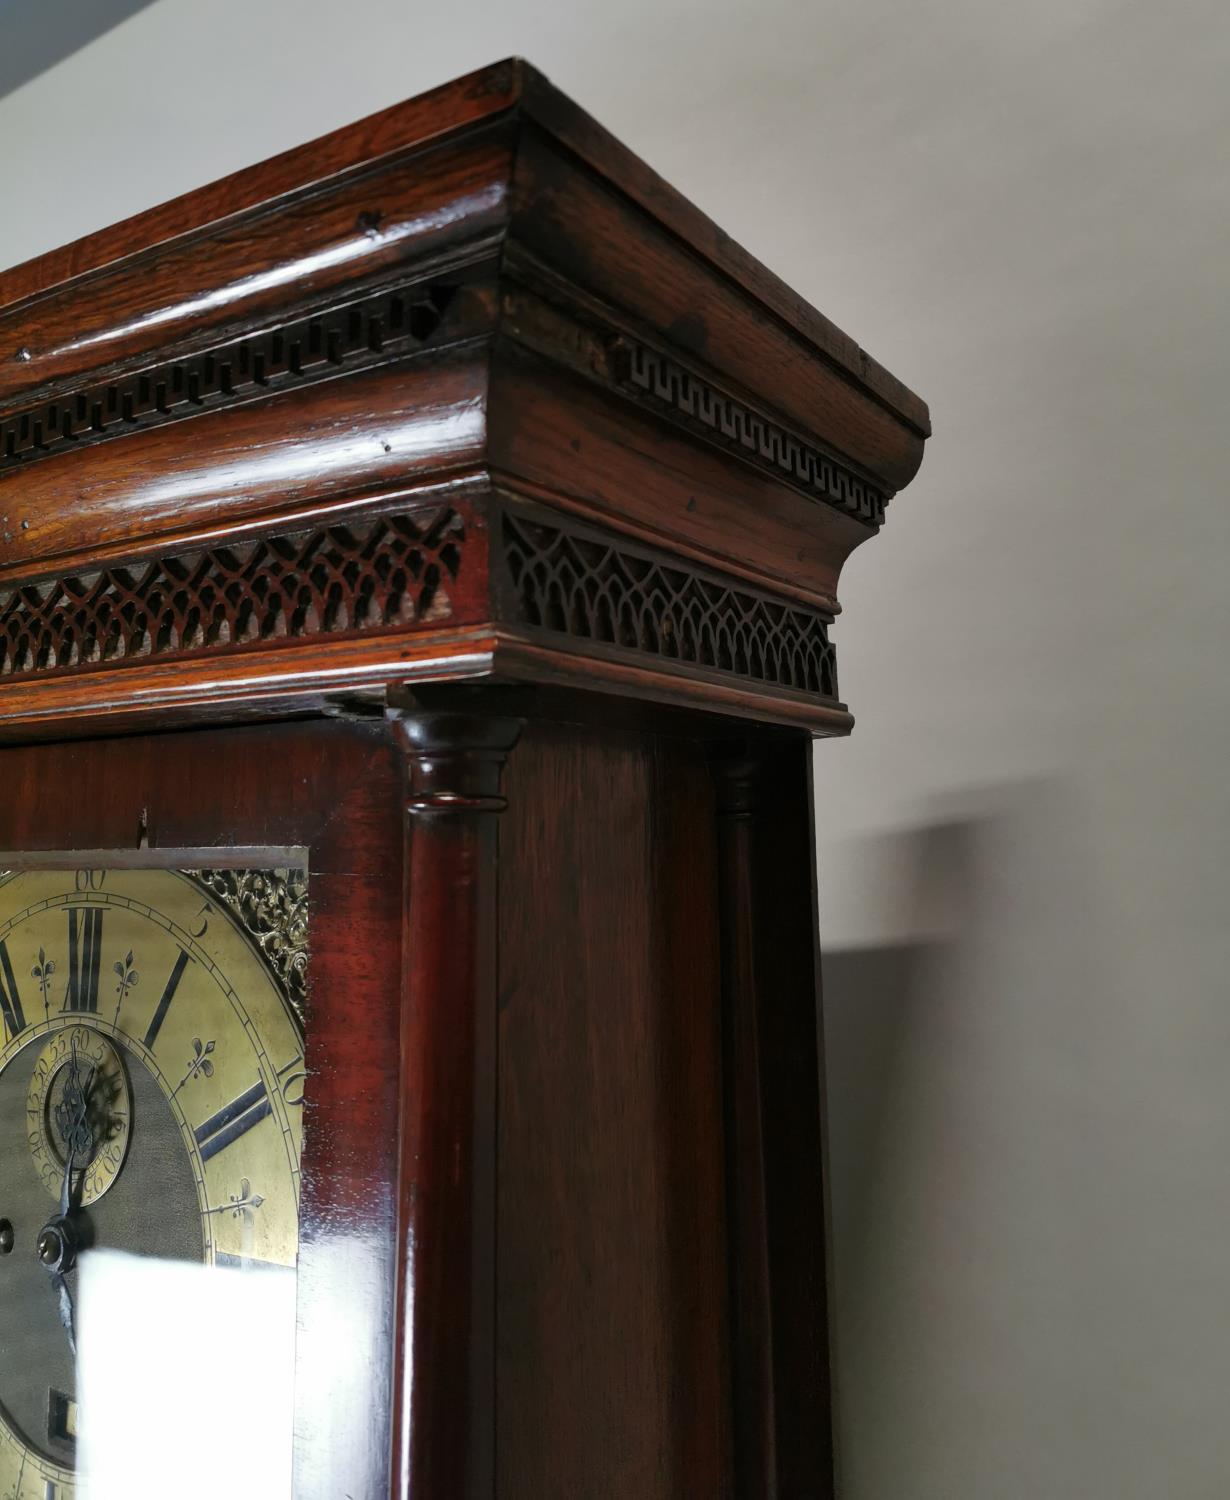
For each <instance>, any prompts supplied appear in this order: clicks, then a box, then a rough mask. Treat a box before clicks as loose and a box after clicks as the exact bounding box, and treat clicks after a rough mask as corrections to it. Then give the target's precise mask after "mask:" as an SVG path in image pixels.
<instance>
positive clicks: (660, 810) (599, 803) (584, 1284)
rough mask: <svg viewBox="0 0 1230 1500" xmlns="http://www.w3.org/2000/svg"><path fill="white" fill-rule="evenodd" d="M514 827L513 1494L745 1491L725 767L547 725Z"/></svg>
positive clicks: (663, 1497)
mask: <svg viewBox="0 0 1230 1500" xmlns="http://www.w3.org/2000/svg"><path fill="white" fill-rule="evenodd" d="M505 785H506V790H507V795H508V809H507V811H506V812H505V813H503V814H502V815H501V825H500V919H499V920H500V927H499V963H500V1023H499V1070H500V1082H499V1135H498V1179H497V1181H498V1186H497V1192H498V1235H497V1243H498V1246H499V1280H498V1294H497V1327H498V1365H497V1452H498V1473H499V1497H500V1500H576V1497H579V1496H585V1497H586V1500H629V1497H632V1496H635V1497H636V1500H678V1497H680V1496H684V1495H688V1496H691V1495H695V1496H704V1497H706V1500H713V1497H722V1496H725V1495H728V1494H729V1493H730V1490H729V1481H730V1464H731V1456H730V1441H731V1439H730V1424H729V1411H730V1392H729V1372H728V1369H727V1361H726V1353H725V1350H726V1338H727V1314H726V1295H727V1292H726V1274H727V1272H726V1259H725V1237H724V1230H723V1222H724V1220H723V1212H724V1210H723V1186H722V1158H721V1098H720V1067H721V1062H720V1035H719V1025H720V1021H719V1014H718V1007H717V996H718V990H719V978H718V962H719V948H718V932H717V885H716V875H715V866H714V859H715V837H714V822H713V802H712V791H711V783H710V778H709V774H708V770H707V767H706V765H705V760H704V756H703V753H702V752H701V750H700V748H699V747H698V746H695V745H692V744H690V743H689V742H688V741H686V740H668V739H664V738H657V737H654V736H650V735H635V734H619V733H613V732H611V731H609V730H607V731H603V732H597V731H590V730H584V729H573V728H562V727H552V726H530V727H528V728H527V730H526V732H525V736H524V738H523V740H522V743H521V744H520V745H519V746H518V748H517V750H516V752H515V753H514V755H513V756H512V757H511V758H510V760H509V764H508V770H507V772H506V783H505Z"/></svg>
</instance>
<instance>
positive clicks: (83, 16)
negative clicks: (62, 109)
mask: <svg viewBox="0 0 1230 1500" xmlns="http://www.w3.org/2000/svg"><path fill="white" fill-rule="evenodd" d="M152 3H153V0H55V4H54V5H49V4H48V3H47V0H7V3H3V0H0V32H2V33H3V45H0V99H3V98H4V96H5V94H11V93H12V92H13V90H14V89H19V88H20V87H21V86H22V84H23V83H28V82H29V81H30V79H31V78H37V77H38V75H39V74H40V73H43V72H46V70H47V69H48V68H50V67H52V66H53V65H54V64H55V63H58V62H60V61H62V59H64V58H66V57H71V56H72V54H73V53H74V52H76V51H78V50H79V49H80V48H82V47H84V46H85V45H86V43H87V42H92V41H93V40H94V39H95V38H96V37H100V36H102V35H103V33H104V32H107V31H110V30H111V28H112V27H113V26H118V25H119V23H120V22H121V21H126V20H127V19H128V17H129V16H134V15H136V13H137V12H138V11H139V10H144V9H145V7H146V6H147V5H150V4H152Z"/></svg>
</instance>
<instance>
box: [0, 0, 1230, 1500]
mask: <svg viewBox="0 0 1230 1500" xmlns="http://www.w3.org/2000/svg"><path fill="white" fill-rule="evenodd" d="M514 51H520V52H523V53H525V54H526V55H528V56H529V57H531V58H532V59H533V60H534V61H535V62H537V63H538V64H539V66H541V67H543V68H544V69H545V70H546V71H547V72H548V73H549V74H551V75H552V76H553V77H554V78H555V80H556V81H557V82H558V83H559V84H560V85H562V86H563V87H564V88H566V89H567V90H568V91H569V92H571V93H573V94H574V95H575V96H576V97H577V98H578V99H579V100H581V101H582V102H583V103H584V104H586V105H587V106H588V107H589V108H590V109H591V110H592V111H593V112H594V113H596V114H597V115H598V117H599V118H600V119H602V120H603V121H604V122H605V123H607V124H608V125H610V126H611V127H612V128H613V129H614V130H615V131H616V132H617V133H618V134H619V135H621V136H623V137H624V138H625V139H626V140H627V141H628V142H629V143H630V144H631V145H632V146H633V147H635V148H636V149H638V150H639V151H640V152H641V153H642V154H643V155H645V156H646V157H647V158H648V159H649V160H650V161H651V162H652V163H653V164H654V165H655V166H657V167H658V168H659V169H660V170H661V171H662V172H663V173H664V174H665V175H666V176H667V177H668V178H669V179H670V180H671V181H673V182H675V183H677V184H679V185H680V186H682V187H683V188H684V190H685V191H687V192H688V193H689V194H690V195H691V196H692V197H693V198H695V199H696V201H697V202H699V203H700V204H701V205H702V206H703V207H704V208H705V209H706V210H708V212H710V213H711V214H712V215H713V216H714V217H715V218H716V219H717V220H718V221H719V222H720V223H721V224H722V225H723V226H724V227H725V228H727V229H729V230H730V231H731V232H732V233H733V234H734V235H735V236H736V237H737V238H740V239H742V240H743V241H744V242H745V243H746V244H747V245H748V247H749V248H750V249H752V250H753V251H755V252H756V253H757V254H759V255H760V256H761V257H763V258H764V259H765V260H766V261H767V262H768V263H769V264H770V265H772V266H773V267H774V269H776V270H777V271H779V272H780V273H781V274H783V275H784V276H785V277H786V279H787V280H788V281H790V282H792V283H793V284H794V285H795V286H797V287H798V288H800V289H801V290H802V291H803V292H804V293H805V294H806V295H808V296H809V297H810V298H811V299H812V300H814V301H815V302H816V303H817V304H818V305H819V306H820V307H821V308H822V309H823V310H824V311H825V312H826V313H827V314H828V315H829V316H831V317H832V318H834V319H835V320H836V321H837V322H838V323H839V324H840V325H841V326H843V327H845V328H846V329H847V330H848V331H850V332H851V333H853V334H854V335H855V336H856V337H857V338H858V339H859V340H860V341H861V342H862V343H863V344H864V345H865V347H867V348H868V349H870V350H871V351H872V353H874V354H875V355H876V357H877V358H879V359H880V360H882V361H883V362H884V363H886V364H887V365H888V366H889V367H890V368H891V369H892V370H893V371H894V372H896V373H897V374H899V375H901V376H902V377H903V378H904V379H905V380H907V381H908V382H910V383H911V384H913V385H914V386H916V388H917V389H918V390H919V391H921V393H922V394H923V395H925V396H926V397H927V398H928V400H929V401H930V402H931V405H932V411H933V414H934V418H935V427H936V436H935V438H934V440H933V442H932V444H931V446H930V450H929V453H928V456H927V459H926V461H925V463H924V466H923V470H922V474H921V477H920V478H919V480H918V481H917V482H916V483H915V485H914V486H913V487H912V488H911V489H910V490H909V491H907V492H906V494H905V495H903V496H902V497H901V499H900V500H899V501H897V502H896V503H895V504H894V505H893V507H892V509H891V511H890V519H889V524H888V526H887V528H886V529H885V532H884V534H883V535H882V536H881V537H880V538H879V539H878V540H877V541H876V542H874V543H873V544H871V545H869V546H867V547H865V548H863V549H862V550H861V551H860V552H859V553H856V554H855V556H854V558H853V559H852V560H851V562H850V564H849V566H848V568H847V571H846V575H845V586H844V599H845V604H846V614H845V615H844V616H843V618H842V620H841V621H840V622H839V626H838V631H837V640H838V642H839V651H840V657H841V671H842V683H843V688H844V691H845V692H846V694H847V696H848V697H849V699H850V702H851V704H852V706H853V708H854V710H855V712H856V714H857V715H858V718H859V724H858V728H857V729H856V731H855V734H854V737H853V739H852V740H850V741H849V742H846V743H842V744H832V745H824V746H821V747H819V749H818V752H817V764H818V768H819V772H820V788H821V793H820V794H821V797H822V798H823V801H824V804H825V806H824V814H825V822H826V832H825V835H824V837H823V839H822V843H821V851H820V856H821V872H820V878H821V901H822V916H823V920H824V924H825V932H826V937H827V941H828V948H829V953H828V959H827V963H826V980H827V988H828V994H827V1033H828V1046H829V1066H830V1070H831V1079H832V1083H831V1100H830V1104H831V1117H832V1143H831V1150H832V1167H833V1171H832V1196H833V1220H834V1236H835V1252H836V1278H835V1283H836V1286H835V1296H836V1326H837V1336H838V1368H839V1379H840V1392H839V1394H840V1412H839V1428H840V1438H841V1446H842V1464H843V1476H844V1494H845V1495H846V1497H847V1500H873V1497H874V1500H882V1497H888V1496H892V1497H893V1500H933V1497H934V1500H940V1497H944V1500H991V1497H1003V1500H1017V1497H1021V1500H1034V1497H1047V1500H1092V1497H1102V1496H1106V1497H1113V1500H1137V1497H1139V1500H1156V1497H1158V1496H1163V1495H1164V1496H1166V1497H1167V1500H1209V1497H1213V1496H1218V1497H1220V1496H1222V1495H1224V1494H1225V1493H1226V1490H1227V1485H1228V1484H1230V1421H1227V1420H1226V1417H1225V1414H1224V1406H1225V1401H1226V1392H1227V1391H1228V1390H1230V1254H1227V1250H1226V1238H1227V1231H1228V1230H1230V1164H1228V1161H1227V1155H1228V1153H1227V1146H1228V1144H1230V994H1228V991H1227V974H1228V973H1230V961H1228V960H1230V938H1228V936H1227V934H1228V932H1230V910H1228V903H1227V897H1226V881H1225V869H1226V863H1227V860H1226V850H1227V826H1228V817H1227V815H1228V813H1230V805H1228V804H1230V791H1228V790H1227V785H1228V783H1227V776H1226V771H1225V767H1226V766H1227V764H1230V673H1228V671H1227V666H1226V662H1225V649H1226V642H1227V636H1228V633H1230V632H1228V627H1230V589H1228V587H1227V581H1226V572H1227V561H1228V559H1230V507H1228V506H1227V504H1226V501H1225V499H1224V495H1223V489H1224V479H1223V476H1224V475H1225V473H1226V472H1227V469H1228V468H1230V452H1228V451H1227V450H1228V448H1230V420H1228V418H1227V413H1226V406H1227V391H1228V389H1230V382H1228V377H1230V368H1228V366H1230V300H1228V296H1230V173H1228V171H1227V159H1228V158H1227V148H1228V147H1230V90H1227V87H1226V78H1227V75H1228V72H1230V18H1228V16H1227V12H1226V9H1225V7H1224V4H1222V3H1221V0H1187V3H1179V4H1171V5H1167V6H1162V5H1160V4H1133V3H1124V0H1062V3H1060V0H1035V3H1033V4H1031V5H1028V6H1019V5H1018V6H1009V5H1003V4H1000V5H995V4H987V3H975V0H947V3H944V0H915V3H913V4H908V5H907V4H897V5H893V4H889V3H885V0H830V3H824V0H798V3H792V0H758V3H754V4H753V3H752V0H743V3H738V4H736V3H731V0H704V3H692V0H652V3H650V0H623V3H621V4H619V5H606V6H603V7H598V6H596V5H594V4H589V5H586V4H583V3H581V4H578V3H577V0H537V3H532V0H481V3H480V0H458V3H455V4H453V5H451V6H435V5H426V4H420V5H418V6H412V5H409V4H405V3H403V4H394V3H391V0H349V3H347V4H345V5H337V4H336V3H332V0H330V3H328V4H325V3H321V0H259V3H252V0H245V3H240V0H214V3H212V4H210V5H198V4H194V3H192V0H159V3H157V4H155V5H154V6H153V7H152V8H150V9H149V10H146V11H144V12H142V13H141V14H139V15H137V16H135V17H134V18H133V19H131V20H129V21H127V22H125V23H124V24H123V25H121V26H119V27H118V28H117V29H116V30H114V31H112V32H110V33H109V34H108V35H106V36H104V37H102V38H101V39H100V40H99V41H97V42H96V43H94V44H93V45H92V46H90V47H89V48H87V49H86V50H85V51H83V52H81V53H79V54H77V55H76V56H74V57H72V58H70V59H68V60H67V61H66V62H63V63H61V64H60V65H58V66H57V67H55V68H54V69H52V70H51V71H50V72H47V73H45V74H43V75H42V76H41V77H39V78H37V79H36V80H34V81H33V82H32V83H30V84H28V85H27V86H26V87H24V88H22V89H20V90H18V91H17V92H16V93H14V94H11V95H10V96H9V97H8V98H6V99H3V100H0V146H2V147H3V151H4V160H5V172H4V182H3V189H2V191H3V198H2V200H0V201H2V202H3V210H2V211H0V263H9V262H13V261H16V260H19V259H23V258H25V257H26V256H28V255H30V254H33V253H35V252H37V251H39V250H42V249H45V248H47V247H50V246H52V245H55V244H57V243H60V242H62V241H64V240H66V239H69V238H72V237H75V236H77V235H79V234H83V233H86V232H88V231H90V230H92V229H94V228H96V227H98V226H100V225H101V224H104V223H107V222H110V221H112V220H114V219H117V218H119V217H121V216H123V215H125V214H128V213H130V212H133V211H135V210H138V209H140V208H143V207H145V206H147V205H149V204H151V203H154V202H157V201H159V200H161V199H163V198H166V197H169V196H171V195H172V194H175V193H178V192H181V191H183V190H185V189H188V188H191V187H194V186H196V185H198V184H200V183H203V182H206V181H208V180H210V179H212V178H214V177H216V176H218V175H220V174H221V173H224V172H226V171H229V170H231V169H233V168H236V167H240V166H243V165H246V164H248V163H249V162H252V161H255V160H258V159H260V158H262V157H264V156H267V155H269V154H270V153H271V152H274V151H276V150H279V149H281V148H282V147H286V146H290V145H293V144H295V143H297V142H299V141H300V140H303V139H305V138H306V137H308V136H310V135H313V134H316V133H318V132H320V131H323V130H325V129H327V128H329V127H331V126H333V125H337V124H341V123H343V122H345V121H347V120H350V119H353V118H355V117H357V116H359V115H362V114H364V113H366V112H368V111H370V110H372V109H376V108H378V107H380V106H382V105H385V104H387V103H390V102H392V101H393V100H395V99H397V98H399V97H404V96H406V95H409V94H412V93H415V92H417V91H418V90H420V89H422V88H424V87H427V86H430V85H431V84H434V83H436V82H439V81H440V80H441V79H443V78H446V77H449V76H451V75H453V74H455V73H458V72H461V71H464V70H465V69H467V68H469V67H471V66H474V65H477V64H479V63H482V62H485V61H489V60H491V59H494V58H496V57H499V56H503V55H505V54H507V53H510V52H514Z"/></svg>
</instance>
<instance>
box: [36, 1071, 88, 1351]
mask: <svg viewBox="0 0 1230 1500" xmlns="http://www.w3.org/2000/svg"><path fill="white" fill-rule="evenodd" d="M95 1071H96V1069H95V1068H91V1069H90V1072H89V1076H88V1077H87V1078H86V1081H85V1083H84V1085H83V1084H82V1083H81V1081H80V1076H79V1074H78V1071H77V1049H76V1045H75V1044H74V1046H73V1055H72V1062H71V1064H70V1072H69V1076H68V1082H67V1084H66V1085H65V1089H64V1093H65V1102H64V1103H63V1104H61V1106H60V1110H61V1113H60V1116H59V1124H60V1129H61V1134H62V1135H63V1137H64V1145H65V1147H66V1148H67V1149H66V1154H65V1160H64V1183H63V1186H62V1187H61V1189H60V1212H59V1215H58V1216H57V1217H56V1218H54V1219H52V1220H50V1221H49V1222H48V1223H47V1224H45V1225H44V1226H43V1228H42V1230H41V1232H40V1233H39V1237H38V1258H39V1260H40V1261H41V1262H42V1263H43V1265H44V1266H46V1268H47V1271H48V1274H49V1275H50V1277H51V1286H52V1289H53V1291H54V1292H55V1294H56V1300H57V1302H58V1304H59V1312H60V1322H61V1324H62V1325H63V1328H64V1332H65V1333H66V1334H67V1336H68V1347H69V1348H70V1349H71V1350H72V1351H73V1357H74V1358H76V1354H77V1333H76V1327H75V1322H74V1317H73V1297H72V1293H71V1292H70V1291H69V1289H68V1282H67V1281H66V1280H65V1275H64V1273H65V1272H66V1271H68V1270H70V1269H71V1268H72V1265H73V1262H74V1260H75V1259H76V1255H77V1249H78V1246H79V1239H78V1235H77V1233H76V1230H75V1228H74V1226H73V1223H72V1220H71V1218H70V1217H69V1214H70V1211H71V1209H72V1206H73V1171H74V1168H75V1167H76V1162H77V1153H78V1151H80V1152H81V1153H82V1155H83V1156H85V1157H87V1158H88V1156H89V1150H90V1146H91V1144H92V1138H91V1133H90V1131H89V1130H88V1129H87V1128H86V1123H85V1117H86V1112H87V1110H88V1109H89V1100H90V1088H91V1086H92V1084H93V1082H94V1074H95Z"/></svg>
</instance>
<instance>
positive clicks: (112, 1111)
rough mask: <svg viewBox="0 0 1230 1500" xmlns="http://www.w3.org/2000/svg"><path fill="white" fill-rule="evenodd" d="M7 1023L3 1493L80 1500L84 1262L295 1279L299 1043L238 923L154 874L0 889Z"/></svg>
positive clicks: (103, 872) (2, 1057) (1, 1220)
mask: <svg viewBox="0 0 1230 1500" xmlns="http://www.w3.org/2000/svg"><path fill="white" fill-rule="evenodd" d="M206 880H207V881H211V883H212V885H213V886H215V887H216V885H217V880H216V878H212V880H211V877H206ZM0 1019H2V1024H3V1047H2V1048H0V1351H2V1352H3V1357H2V1358H0V1500H71V1497H72V1496H73V1495H74V1478H73V1474H74V1459H75V1435H76V1422H77V1408H76V1384H75V1348H74V1339H75V1331H76V1330H75V1307H74V1293H75V1290H76V1281H77V1267H78V1262H79V1259H80V1257H81V1256H83V1255H87V1254H89V1251H90V1249H91V1248H92V1247H93V1246H98V1247H104V1246H105V1247H108V1248H113V1249H118V1250H125V1251H128V1252H130V1253H135V1254H139V1255H148V1256H158V1257H163V1258H168V1259H172V1260H187V1261H197V1262H202V1263H205V1264H208V1265H214V1266H224V1267H242V1268H252V1269H259V1268H261V1267H264V1266H271V1265H272V1266H293V1265H294V1264H295V1259H296V1254H297V1249H298V1219H299V1155H300V1147H301V1140H302V1102H303V1083H304V1077H305V1074H304V1062H303V1038H302V1034H301V1031H300V1027H299V1023H298V1020H297V1017H296V1016H295V1014H294V1012H293V1010H292V1008H291V1006H290V1004H289V1002H288V999H287V997H286V994H285V993H284V990H283V988H282V985H281V984H280V982H279V978H278V976H277V975H276V974H275V973H274V972H273V970H272V969H271V967H270V966H269V964H268V963H267V962H266V961H265V959H264V958H263V957H262V955H261V953H260V952H259V951H258V949H257V947H256V945H255V943H254V942H253V940H252V938H251V937H250V936H249V934H248V933H247V932H246V931H245V930H244V928H243V927H242V925H241V924H240V922H239V921H238V920H237V919H236V916H235V915H234V913H232V912H231V911H230V910H229V909H228V908H227V906H226V904H225V903H224V902H223V901H222V900H221V899H219V898H218V896H217V895H216V894H215V893H214V890H213V889H210V888H209V884H207V883H203V882H202V881H199V880H196V879H193V878H192V877H191V876H190V875H188V874H186V873H184V872H181V871H175V870H161V869H160V870H150V869H140V870H132V869H127V870H126V869H119V868H110V869H93V870H71V869H70V870H50V869H35V870H27V871H22V872H17V873H10V874H9V875H7V876H5V877H4V878H3V879H2V880H0Z"/></svg>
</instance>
